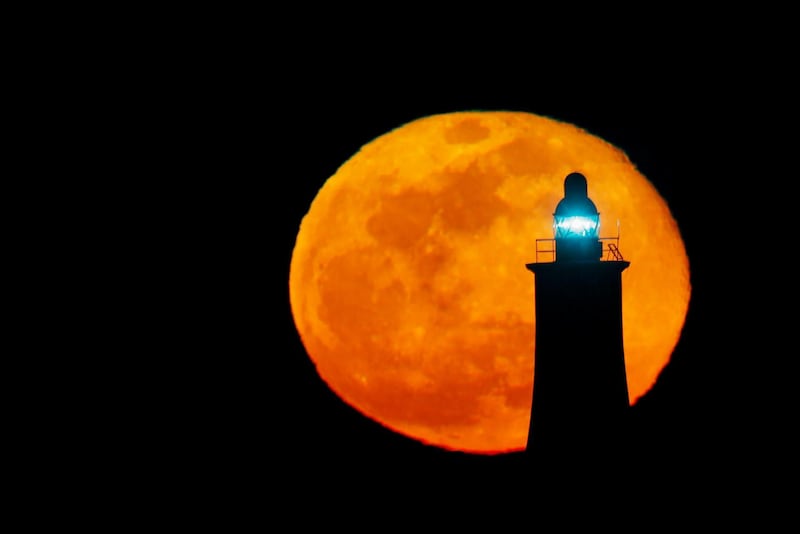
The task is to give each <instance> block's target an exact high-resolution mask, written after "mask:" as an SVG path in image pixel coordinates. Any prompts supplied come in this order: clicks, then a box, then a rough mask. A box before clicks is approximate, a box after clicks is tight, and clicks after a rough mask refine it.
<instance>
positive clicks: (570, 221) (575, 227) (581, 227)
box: [553, 215, 599, 237]
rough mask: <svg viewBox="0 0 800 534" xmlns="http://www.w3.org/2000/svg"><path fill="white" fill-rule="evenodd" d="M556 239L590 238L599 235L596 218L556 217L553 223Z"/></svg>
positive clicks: (577, 216)
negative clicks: (571, 237)
mask: <svg viewBox="0 0 800 534" xmlns="http://www.w3.org/2000/svg"><path fill="white" fill-rule="evenodd" d="M553 225H554V226H555V230H556V237H570V236H575V237H590V236H595V235H597V228H598V226H599V224H598V221H597V219H596V218H592V217H585V216H582V215H573V216H570V217H556V218H555V222H554V223H553Z"/></svg>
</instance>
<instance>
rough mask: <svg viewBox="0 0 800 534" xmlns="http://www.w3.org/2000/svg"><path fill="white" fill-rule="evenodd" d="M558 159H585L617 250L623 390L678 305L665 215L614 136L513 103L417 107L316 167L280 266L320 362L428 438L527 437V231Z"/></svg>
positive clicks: (682, 301)
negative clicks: (339, 159) (326, 170)
mask: <svg viewBox="0 0 800 534" xmlns="http://www.w3.org/2000/svg"><path fill="white" fill-rule="evenodd" d="M571 172H580V173H582V174H583V175H584V176H586V179H587V183H588V193H589V197H590V198H591V199H592V200H593V201H594V203H595V204H596V206H597V209H598V211H599V212H600V237H615V236H617V235H618V234H619V248H620V251H621V253H622V255H623V256H624V259H625V260H628V261H630V267H629V268H628V269H626V270H625V271H624V272H623V274H622V309H623V342H624V352H625V361H626V368H627V376H628V389H629V396H630V402H631V404H635V403H636V401H637V400H638V399H640V398H641V397H642V396H643V395H644V394H645V393H647V391H648V390H650V388H651V387H652V386H653V384H654V383H655V381H656V380H657V378H658V376H659V374H660V372H661V370H662V369H663V368H664V366H665V365H666V364H667V363H668V362H669V360H670V357H671V354H672V352H673V349H674V348H675V346H676V344H677V342H678V339H679V337H680V334H681V331H682V328H683V325H684V321H685V318H686V313H687V310H688V306H689V299H690V294H691V286H690V279H689V260H688V257H687V255H686V250H685V247H684V244H683V240H682V238H681V235H680V231H679V228H678V225H677V222H676V221H675V220H674V218H673V216H672V213H671V212H670V209H669V207H668V205H667V204H666V202H665V200H664V199H663V198H662V197H661V196H660V194H659V193H658V191H657V190H656V188H655V187H654V185H653V184H652V183H651V182H650V181H649V180H648V179H647V178H646V177H645V176H643V175H642V174H641V173H640V172H639V171H638V170H637V169H636V167H635V165H634V164H633V163H632V162H631V161H630V159H629V158H628V156H627V155H626V154H625V153H624V152H623V151H622V150H621V149H619V148H617V147H615V146H613V145H611V144H610V143H608V142H606V141H604V140H603V139H601V138H599V137H597V136H595V135H592V134H590V133H589V132H587V131H586V130H584V129H582V128H580V127H578V126H576V125H573V124H569V123H565V122H561V121H558V120H555V119H553V118H549V117H545V116H539V115H535V114H532V113H527V112H513V111H464V112H454V113H443V114H437V115H431V116H427V117H422V118H420V119H417V120H414V121H411V122H409V123H407V124H403V125H401V126H399V127H397V128H396V129H394V130H392V131H390V132H387V133H385V134H383V135H381V136H379V137H377V138H376V139H374V140H372V141H370V142H368V143H367V144H365V145H364V146H362V147H361V149H360V150H358V152H356V153H355V154H354V155H353V156H352V157H350V159H348V160H347V161H345V162H343V164H342V165H341V166H340V167H339V168H338V169H337V170H336V171H335V173H334V174H333V175H332V176H330V177H329V178H328V179H327V181H326V182H325V183H324V184H323V186H322V187H321V188H320V190H319V192H318V193H317V195H316V197H315V198H314V200H313V201H312V203H311V205H310V207H309V209H308V212H307V213H306V215H305V216H304V217H303V219H302V221H300V224H299V230H298V233H297V238H296V241H295V246H294V249H293V252H292V258H291V264H290V270H289V297H290V305H291V310H292V315H293V317H294V321H295V325H296V328H297V331H298V333H299V335H300V339H301V341H302V343H303V346H304V347H305V349H306V352H307V353H308V356H309V357H310V358H311V360H312V361H313V362H314V364H315V366H316V370H317V373H318V374H319V376H320V377H321V379H322V380H324V382H325V383H326V384H327V386H328V387H329V388H330V389H331V390H333V391H334V392H335V393H336V394H337V395H338V396H339V397H340V398H341V399H342V400H343V401H344V402H345V403H347V404H348V405H350V406H351V407H352V408H354V409H356V410H358V411H359V412H361V413H362V414H363V415H365V416H366V417H368V418H370V419H372V420H374V421H377V422H378V423H380V424H381V425H383V426H385V427H387V428H390V429H392V430H393V431H395V432H397V433H399V434H401V435H404V436H407V437H410V438H413V439H415V440H418V441H420V442H422V443H425V444H427V445H432V446H436V447H440V448H443V449H447V450H454V451H463V452H469V453H475V454H486V455H491V454H500V453H506V452H515V451H521V450H524V449H525V446H526V440H527V435H528V426H529V420H530V413H531V398H532V392H533V368H534V366H533V363H534V354H535V347H534V332H535V326H536V325H535V309H534V278H533V274H532V273H531V272H530V271H528V270H527V268H526V264H527V263H532V262H534V261H537V258H536V239H537V238H551V237H553V228H552V223H553V211H554V209H555V207H556V204H557V203H558V201H559V200H560V199H561V198H562V197H563V193H564V190H563V184H564V178H565V177H566V176H567V175H568V174H569V173H571ZM618 221H619V225H618ZM539 261H544V260H543V259H542V258H539ZM588 319H591V318H588Z"/></svg>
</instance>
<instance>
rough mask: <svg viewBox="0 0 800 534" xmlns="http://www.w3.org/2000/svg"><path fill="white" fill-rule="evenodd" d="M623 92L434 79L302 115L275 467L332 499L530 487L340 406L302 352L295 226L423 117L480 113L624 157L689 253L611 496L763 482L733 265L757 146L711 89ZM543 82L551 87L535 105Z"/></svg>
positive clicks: (374, 90)
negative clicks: (741, 192) (559, 124)
mask: <svg viewBox="0 0 800 534" xmlns="http://www.w3.org/2000/svg"><path fill="white" fill-rule="evenodd" d="M625 80H626V81H627V82H628V84H627V85H626V86H625V87H622V88H620V89H619V91H617V92H614V91H609V90H608V88H600V89H598V88H595V87H592V84H591V82H582V81H581V80H580V79H573V78H569V77H565V78H561V79H556V80H549V81H547V82H545V81H541V82H539V81H535V80H533V81H527V82H520V81H508V80H504V79H498V80H496V81H497V83H496V85H495V84H492V83H487V82H485V81H484V82H483V83H482V85H480V87H476V85H475V84H474V83H473V84H470V83H468V80H463V82H462V83H453V80H447V82H448V83H446V84H444V85H440V84H441V81H439V80H438V79H437V81H432V82H431V83H427V84H424V85H423V84H420V85H418V86H413V87H402V88H397V87H393V86H391V85H389V83H388V82H385V83H383V84H375V85H368V86H366V87H361V88H357V89H354V90H353V91H352V92H350V93H347V94H344V95H342V94H341V93H336V94H335V95H327V94H318V95H316V96H315V97H314V98H310V99H307V100H305V99H304V100H303V101H302V104H301V105H299V106H297V107H296V108H294V111H295V112H296V113H297V116H296V117H291V118H290V119H289V120H290V122H291V123H292V125H293V126H294V127H295V128H297V130H296V131H292V135H291V136H290V137H289V138H288V139H285V141H287V145H286V147H285V148H283V149H281V154H279V157H280V158H281V159H282V160H288V162H286V163H284V165H283V166H282V169H283V171H284V172H283V175H282V176H281V177H280V180H279V181H280V183H281V184H282V185H283V187H288V188H289V190H288V191H287V193H286V194H285V195H283V196H282V198H280V199H279V202H280V204H281V206H280V207H281V209H282V215H284V218H283V224H282V230H283V233H282V235H281V236H280V238H281V241H280V244H281V247H280V249H279V251H278V250H277V249H276V251H275V252H276V256H275V260H274V261H275V263H276V264H279V265H280V266H281V268H282V269H281V270H279V271H277V273H278V275H277V276H276V278H277V279H278V280H279V281H281V282H282V283H281V284H280V285H281V286H282V287H280V291H279V292H278V293H277V295H276V299H275V301H274V302H275V304H276V306H277V311H276V313H278V314H279V315H278V317H280V318H282V321H283V323H282V324H283V326H284V329H285V331H284V332H283V336H284V337H283V339H284V340H285V343H286V346H285V348H284V349H282V350H276V351H273V350H269V351H268V354H269V355H265V357H266V358H269V360H270V371H272V370H273V368H272V365H273V364H274V365H275V366H276V367H275V368H274V370H275V371H276V372H277V373H279V376H276V377H275V380H276V382H277V385H278V388H279V389H278V391H279V392H280V393H279V399H278V400H277V401H276V403H281V404H280V405H281V406H282V410H281V411H282V412H283V413H282V414H281V415H280V417H279V420H280V421H282V422H283V424H284V425H285V426H284V427H280V426H279V427H277V428H272V429H271V430H274V431H275V432H276V435H275V438H274V439H275V440H277V441H280V442H282V443H281V445H282V447H283V448H282V452H281V455H282V456H281V459H287V460H289V461H290V465H292V466H293V468H294V469H297V470H298V471H299V472H302V473H303V476H304V477H308V479H309V480H316V482H317V483H320V484H322V485H323V486H332V487H335V486H336V483H335V482H334V481H335V480H337V478H340V477H344V478H346V479H351V480H353V479H354V480H360V479H361V477H363V478H364V479H367V480H369V481H370V483H371V484H373V485H377V487H381V488H384V489H385V488H387V487H388V488H393V487H395V485H396V484H397V483H399V481H401V480H415V481H417V483H419V484H421V485H423V486H427V485H430V484H433V485H434V486H436V485H439V486H444V487H447V488H450V489H451V490H452V489H453V488H454V487H458V488H463V486H462V484H467V482H466V481H469V483H468V487H473V490H474V491H476V492H478V494H480V493H482V492H486V493H487V494H492V493H493V492H494V491H495V488H497V487H498V486H499V487H503V486H507V485H508V484H512V485H516V484H519V483H520V482H521V481H522V480H525V476H524V475H523V473H524V468H523V466H522V465H521V464H520V461H521V459H520V455H517V454H511V455H501V456H499V457H475V456H472V455H465V454H460V453H452V452H445V451H441V450H437V449H432V448H429V447H426V446H423V445H421V444H418V443H416V442H413V441H411V440H408V439H406V438H403V437H401V436H399V435H396V434H394V433H392V432H390V431H388V430H386V429H384V428H382V427H380V426H379V425H377V423H374V422H372V421H370V420H367V419H366V418H365V417H363V416H362V415H360V414H358V413H356V412H355V411H354V410H353V409H352V408H350V407H348V406H345V405H344V404H343V403H342V402H341V401H339V400H338V399H337V397H336V396H335V395H334V394H332V393H331V392H330V391H329V390H328V389H327V388H326V386H325V385H324V383H323V382H322V381H321V380H320V378H319V377H318V376H317V375H316V373H315V370H314V368H313V364H312V363H311V362H310V360H309V358H308V357H307V356H306V355H305V353H304V350H303V347H302V345H301V343H300V341H299V338H298V336H297V333H296V330H295V329H294V325H293V321H292V318H291V312H290V310H289V305H288V288H287V287H286V282H285V281H286V280H288V265H289V260H290V256H291V250H292V246H293V242H294V241H293V239H294V236H295V235H296V232H297V230H298V225H299V222H300V219H301V218H302V216H303V215H304V213H305V212H306V211H307V209H308V207H309V205H310V202H311V201H312V199H313V197H314V195H315V194H316V192H317V191H318V189H319V187H321V185H322V184H323V182H324V181H325V179H326V178H327V177H328V176H330V175H332V174H333V173H334V172H335V171H336V169H337V168H338V166H339V165H341V164H342V163H343V162H344V161H345V160H346V159H347V158H349V157H350V156H351V155H352V154H354V153H355V152H356V151H357V150H358V148H359V147H360V146H361V145H363V144H365V143H367V142H369V141H370V140H372V139H373V138H375V137H377V136H378V135H380V134H382V133H385V132H387V131H389V130H390V129H392V128H394V127H397V126H400V125H402V124H404V123H405V122H408V121H410V120H413V119H415V118H419V117H422V116H425V115H429V114H432V113H440V112H450V111H459V110H470V109H484V110H515V111H529V112H533V113H537V114H540V115H545V116H549V117H552V118H556V119H558V120H562V121H566V122H570V123H573V124H575V125H577V126H580V127H582V128H584V129H586V130H588V131H589V132H590V133H592V134H594V135H597V136H599V137H602V138H603V139H605V140H607V141H609V142H611V143H612V144H614V145H616V146H617V147H619V148H621V149H622V150H624V151H625V152H626V153H627V154H628V156H629V157H630V159H631V160H632V161H633V163H634V164H635V165H636V166H637V167H638V168H639V170H640V171H641V172H642V173H643V174H644V175H645V176H647V177H648V179H650V180H651V181H652V182H653V183H654V185H655V186H656V187H657V189H658V190H659V192H660V193H661V194H662V196H663V197H664V198H665V200H666V202H667V203H668V205H669V206H670V209H671V210H672V213H673V215H674V217H675V219H676V220H677V222H678V225H679V228H680V230H681V233H682V236H683V238H684V242H685V245H686V249H687V253H688V255H689V260H690V269H691V283H692V288H693V290H692V299H691V302H690V309H689V313H688V316H687V321H686V326H685V328H684V332H683V334H682V337H681V341H680V343H679V345H678V347H677V348H676V351H675V353H674V355H673V357H672V361H671V362H670V363H669V365H668V366H667V367H666V368H665V369H664V371H663V372H662V374H661V376H660V377H659V380H658V382H657V384H656V385H655V387H654V388H653V389H652V391H651V392H649V393H648V394H647V395H646V396H645V397H644V398H643V399H641V400H640V401H639V402H638V403H637V405H636V406H635V408H634V409H633V411H634V416H633V421H634V422H633V427H634V430H633V438H632V439H631V441H630V443H629V447H630V450H629V454H628V456H627V458H626V459H625V460H624V461H625V462H628V465H625V466H621V467H620V470H619V471H618V473H617V474H618V475H619V478H620V479H619V480H617V482H618V483H620V484H622V485H626V482H625V481H626V480H629V481H635V482H630V483H631V484H634V485H638V487H639V490H640V491H645V488H647V490H648V491H657V490H659V489H660V490H663V489H664V488H667V487H672V485H675V484H677V485H678V487H682V488H684V489H683V491H684V492H695V493H697V492H700V490H698V488H705V489H703V490H702V492H705V491H706V490H708V491H711V488H715V489H716V490H725V491H726V493H727V492H728V491H730V490H731V488H733V487H736V488H740V489H741V485H740V484H741V480H742V477H744V478H748V477H751V476H753V475H754V473H755V474H758V473H760V472H761V471H760V469H759V462H760V461H762V460H763V458H759V457H757V456H754V452H755V448H754V445H759V443H758V440H760V439H761V437H763V436H764V434H762V432H763V431H764V428H762V427H763V426H764V424H765V423H764V420H763V419H762V418H761V417H760V416H759V415H757V414H754V413H752V412H751V411H750V410H753V409H755V407H756V400H757V399H754V398H751V397H749V395H750V394H756V391H757V388H756V385H755V384H749V383H748V382H747V379H746V376H745V380H744V381H743V380H742V379H743V369H742V367H741V366H742V364H743V362H742V359H741V356H742V355H743V354H746V353H747V352H748V351H752V350H757V346H751V345H750V344H751V343H753V344H755V343H757V337H756V338H754V337H751V336H749V335H747V332H751V331H752V325H747V321H748V320H749V314H748V313H745V312H744V310H745V309H748V307H749V306H750V302H749V301H748V299H750V298H751V297H752V295H751V294H750V293H749V292H748V290H747V289H746V285H745V287H742V286H743V284H742V279H743V278H744V277H747V273H746V269H742V268H741V267H737V266H736V262H737V258H738V259H739V261H742V260H744V259H745V258H746V257H747V255H746V247H747V246H748V245H747V243H746V239H744V240H743V241H741V242H740V241H739V240H740V239H742V236H743V235H746V231H747V230H748V228H750V227H751V225H752V223H753V221H752V220H750V221H745V220H741V221H740V222H739V223H738V224H737V223H736V222H735V221H736V219H737V218H738V215H737V214H739V213H741V211H740V210H739V209H737V208H735V207H734V206H735V205H736V203H738V202H739V199H738V197H737V196H736V195H737V194H736V191H735V190H734V189H733V188H734V187H735V186H733V185H732V183H733V182H735V181H734V180H732V179H731V178H732V177H733V176H741V178H740V180H746V178H745V177H744V175H743V174H742V173H744V172H745V170H744V168H743V167H742V166H741V160H740V161H739V162H737V161H735V160H734V159H732V158H735V156H734V155H735V154H736V153H737V152H738V151H739V150H747V149H748V148H747V147H746V145H747V140H746V139H743V138H741V137H740V136H738V135H736V134H733V133H732V129H733V130H735V129H736V128H737V124H736V121H737V119H736V117H735V116H731V115H729V114H728V109H727V108H726V107H725V106H723V105H721V103H720V101H719V98H721V97H720V93H719V89H720V88H719V87H718V86H716V85H714V86H705V87H691V88H682V89H683V92H682V91H681V88H676V89H675V91H674V92H670V91H669V90H668V89H666V88H663V87H662V88H660V89H659V92H658V93H654V92H653V90H652V89H648V88H652V83H653V82H654V80H650V81H649V83H648V81H646V80H637V79H636V78H625ZM545 83H547V84H551V85H552V87H548V90H546V91H542V90H539V89H538V88H539V86H540V85H542V84H545ZM559 85H561V86H562V87H563V90H562V88H560V87H559ZM290 116H291V115H290ZM295 121H296V122H295ZM267 172H268V171H267ZM284 180H285V181H286V182H288V183H286V182H284ZM743 230H744V231H743ZM725 233H729V235H725ZM278 252H279V253H278ZM746 316H747V319H745V317H746ZM747 374H748V373H747V372H745V373H744V375H747ZM750 379H751V380H755V376H753V375H750ZM265 424H266V425H268V426H270V427H272V424H273V423H266V422H265ZM279 428H282V429H281V430H278V429H279ZM759 450H760V447H759ZM455 481H457V482H455ZM534 485H535V482H534Z"/></svg>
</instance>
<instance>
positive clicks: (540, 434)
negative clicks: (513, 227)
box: [526, 172, 630, 465]
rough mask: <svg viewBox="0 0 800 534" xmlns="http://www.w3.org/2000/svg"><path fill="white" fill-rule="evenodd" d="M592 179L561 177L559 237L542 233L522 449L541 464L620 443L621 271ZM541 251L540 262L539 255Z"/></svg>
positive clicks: (612, 452)
mask: <svg viewBox="0 0 800 534" xmlns="http://www.w3.org/2000/svg"><path fill="white" fill-rule="evenodd" d="M599 228H600V213H599V212H598V211H597V207H596V206H595V204H594V202H593V201H592V200H591V199H590V198H589V196H588V185H587V179H586V177H585V176H584V175H583V174H581V173H578V172H573V173H571V174H569V175H568V176H567V177H566V178H565V179H564V198H563V199H561V200H560V201H559V203H558V204H557V205H556V208H555V212H554V214H553V234H554V237H553V238H546V239H537V240H536V262H534V263H528V264H526V267H527V268H528V269H529V270H530V271H532V272H533V273H534V283H535V285H534V288H535V293H534V295H535V296H534V305H535V314H536V325H535V340H536V344H535V354H534V374H533V396H532V401H531V418H530V426H529V430H528V439H527V446H526V453H528V454H529V456H531V457H532V458H534V459H536V460H541V462H545V461H547V462H549V461H551V460H552V461H553V462H555V463H556V464H557V463H558V462H561V463H565V462H569V463H570V465H574V462H584V463H586V462H588V463H587V464H586V465H589V464H591V463H592V462H594V463H598V462H599V463H603V462H604V461H606V460H610V459H611V458H613V457H617V455H618V454H619V453H620V447H623V446H624V443H623V441H622V440H623V437H624V432H625V431H626V419H627V417H628V413H629V406H630V402H629V396H628V383H627V376H626V371H625V353H624V346H623V337H622V326H623V325H622V273H623V271H624V270H625V269H626V268H627V267H628V266H629V265H630V262H628V261H625V260H624V259H623V257H622V254H621V252H620V250H619V231H617V236H616V237H615V238H613V237H609V238H602V237H599ZM540 258H541V261H540Z"/></svg>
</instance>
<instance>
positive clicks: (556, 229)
mask: <svg viewBox="0 0 800 534" xmlns="http://www.w3.org/2000/svg"><path fill="white" fill-rule="evenodd" d="M599 228H600V213H598V211H597V207H596V206H595V204H594V202H592V200H591V199H590V198H589V196H588V194H587V185H586V177H585V176H583V175H582V174H581V173H578V172H573V173H571V174H569V175H568V176H567V177H566V178H565V179H564V198H562V199H561V200H560V201H559V203H558V205H557V206H556V211H555V213H554V214H553V233H554V235H555V242H556V255H555V260H556V261H557V262H573V261H600V258H601V256H602V255H603V244H602V242H601V241H600V240H599V239H598V237H597V236H598V231H599Z"/></svg>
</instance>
